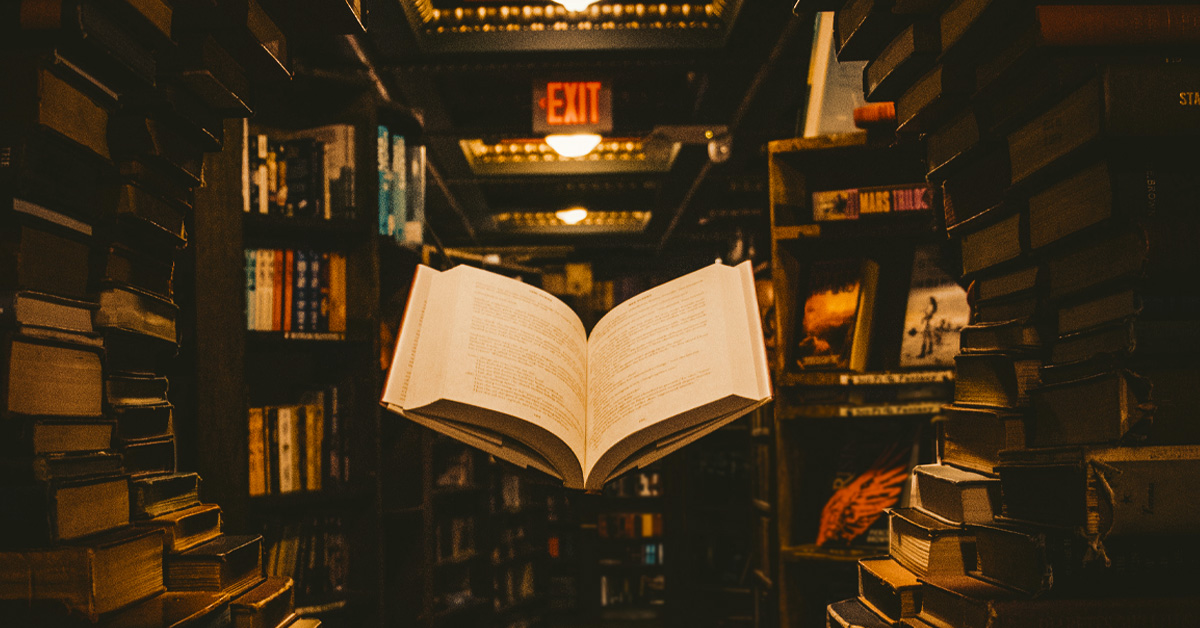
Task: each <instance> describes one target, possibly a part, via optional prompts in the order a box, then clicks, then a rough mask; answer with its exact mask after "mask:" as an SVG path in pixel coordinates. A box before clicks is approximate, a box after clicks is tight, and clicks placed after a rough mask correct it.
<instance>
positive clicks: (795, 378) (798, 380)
mask: <svg viewBox="0 0 1200 628" xmlns="http://www.w3.org/2000/svg"><path fill="white" fill-rule="evenodd" d="M775 379H776V382H775V383H776V384H778V385H780V386H906V385H912V384H942V383H950V382H953V381H954V369H938V370H925V371H879V372H872V373H851V372H846V371H806V372H803V373H796V372H788V373H777V374H776V376H775Z"/></svg>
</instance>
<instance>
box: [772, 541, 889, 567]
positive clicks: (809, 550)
mask: <svg viewBox="0 0 1200 628" xmlns="http://www.w3.org/2000/svg"><path fill="white" fill-rule="evenodd" d="M886 554H887V548H886V547H846V548H825V547H820V546H818V545H816V544H815V543H810V544H805V545H794V546H791V547H783V548H780V550H779V557H780V558H781V559H782V560H785V561H788V562H802V561H823V562H837V563H853V562H858V561H859V560H862V559H864V558H870V557H872V556H880V555H886Z"/></svg>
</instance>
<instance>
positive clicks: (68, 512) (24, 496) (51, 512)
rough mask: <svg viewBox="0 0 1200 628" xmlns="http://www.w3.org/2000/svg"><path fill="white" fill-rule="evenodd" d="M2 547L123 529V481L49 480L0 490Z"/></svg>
mask: <svg viewBox="0 0 1200 628" xmlns="http://www.w3.org/2000/svg"><path fill="white" fill-rule="evenodd" d="M0 495H3V498H4V501H5V503H7V504H8V507H7V508H5V509H4V510H3V511H2V512H0V524H2V525H3V529H4V530H5V531H6V535H5V538H4V539H3V545H4V546H8V547H29V546H37V545H49V544H56V543H60V542H63V541H71V540H75V539H80V538H83V537H85V536H88V535H90V534H95V533H97V532H104V531H106V530H112V529H114V528H119V527H121V526H124V525H126V524H128V523H129V478H128V477H126V476H123V475H118V476H109V477H99V478H87V479H72V480H49V481H44V482H36V483H32V484H23V485H12V486H4V487H0Z"/></svg>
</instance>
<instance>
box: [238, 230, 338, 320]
mask: <svg viewBox="0 0 1200 628" xmlns="http://www.w3.org/2000/svg"><path fill="white" fill-rule="evenodd" d="M245 254H246V328H247V329H249V330H251V331H276V332H284V333H285V334H288V335H289V337H295V338H305V337H310V336H311V337H326V336H329V337H338V336H339V335H344V334H345V332H346V256H345V254H344V253H342V252H339V251H317V250H311V249H255V248H248V249H246V250H245Z"/></svg>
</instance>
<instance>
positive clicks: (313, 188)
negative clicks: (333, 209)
mask: <svg viewBox="0 0 1200 628" xmlns="http://www.w3.org/2000/svg"><path fill="white" fill-rule="evenodd" d="M309 151H310V152H309V156H308V165H309V172H308V180H307V183H306V187H307V188H308V202H309V203H311V204H312V212H311V213H312V215H313V216H315V217H317V218H323V219H325V220H329V207H328V206H326V205H325V195H324V193H323V192H322V188H323V187H324V181H325V144H324V142H316V141H314V142H313V143H312V145H311V146H310V147H309Z"/></svg>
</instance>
